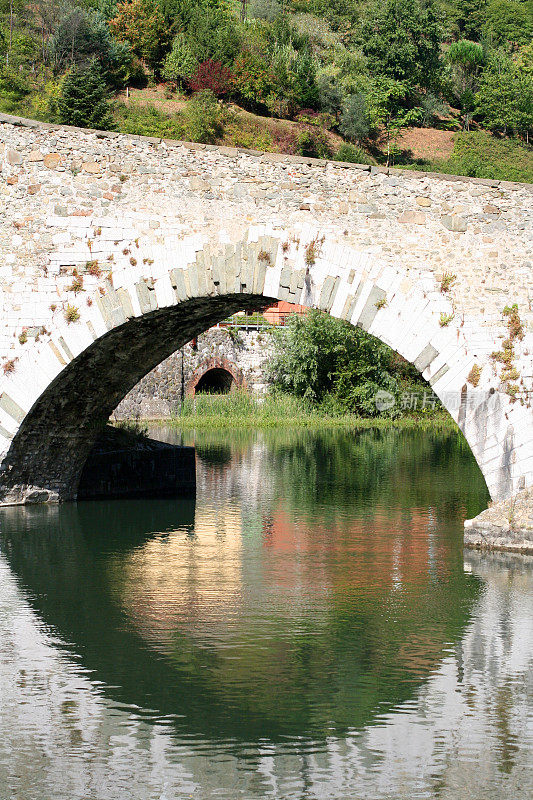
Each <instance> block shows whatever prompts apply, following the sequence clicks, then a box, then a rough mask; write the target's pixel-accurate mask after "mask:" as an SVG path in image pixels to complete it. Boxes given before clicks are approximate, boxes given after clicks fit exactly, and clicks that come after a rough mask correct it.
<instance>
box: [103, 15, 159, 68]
mask: <svg viewBox="0 0 533 800" xmlns="http://www.w3.org/2000/svg"><path fill="white" fill-rule="evenodd" d="M109 25H110V26H111V30H112V31H113V33H114V35H115V36H116V38H117V39H118V40H119V41H120V42H125V43H127V44H129V46H130V47H131V49H132V51H133V53H134V54H135V55H136V56H137V58H139V59H140V60H141V61H142V62H143V63H145V64H146V65H147V66H148V67H151V68H152V69H154V68H156V67H157V66H158V63H159V60H160V58H161V55H162V52H163V51H164V49H165V46H166V43H167V37H168V29H167V27H166V25H165V19H164V17H163V14H162V13H161V10H160V8H159V6H158V3H157V0H123V2H120V3H117V6H116V9H115V16H114V17H113V19H111V20H110V21H109Z"/></svg>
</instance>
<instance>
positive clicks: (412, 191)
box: [0, 115, 533, 502]
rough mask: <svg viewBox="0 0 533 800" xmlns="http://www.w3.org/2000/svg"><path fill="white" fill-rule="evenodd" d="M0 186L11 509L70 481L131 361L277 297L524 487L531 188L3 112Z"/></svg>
mask: <svg viewBox="0 0 533 800" xmlns="http://www.w3.org/2000/svg"><path fill="white" fill-rule="evenodd" d="M0 195H1V196H2V202H1V203H0V220H1V226H0V308H1V315H0V366H1V367H2V370H1V371H0V383H2V387H0V451H1V452H0V470H1V475H0V480H1V483H2V485H3V487H4V489H5V491H4V494H3V497H4V501H5V502H24V501H25V500H26V499H28V498H30V499H31V497H33V496H38V497H41V496H43V493H46V494H47V496H49V498H50V499H54V498H55V499H58V498H69V497H72V496H75V491H76V481H77V476H78V474H79V470H80V467H81V466H82V465H83V460H84V457H85V455H84V454H85V453H86V452H88V448H90V446H91V444H92V442H93V440H94V437H95V435H96V431H97V428H98V426H99V425H100V424H101V423H102V421H105V420H106V419H107V418H108V417H109V415H110V414H111V413H112V411H113V409H114V408H116V406H117V404H118V403H119V402H120V400H121V398H124V396H125V395H126V394H127V393H128V392H129V391H131V389H132V388H133V387H134V386H135V384H136V383H137V382H138V381H139V380H140V379H141V378H142V377H143V376H144V375H146V374H147V373H148V372H149V371H150V370H152V369H154V367H155V366H156V365H157V364H158V363H160V362H161V361H162V360H164V359H165V358H167V357H168V356H169V355H170V354H171V353H172V352H174V351H175V350H176V349H177V348H180V347H183V346H184V345H185V343H186V342H188V341H190V340H191V339H192V338H193V337H194V336H199V335H200V334H201V333H202V332H203V331H206V330H207V329H208V328H210V327H212V326H213V325H215V324H216V323H217V322H219V321H220V320H221V319H225V318H227V316H228V315H229V314H233V313H235V312H236V311H238V310H239V309H248V310H254V309H259V308H263V307H264V306H265V305H269V304H271V303H272V301H273V300H286V301H289V302H293V303H297V304H302V305H305V306H307V307H310V308H320V309H322V310H323V311H325V312H328V313H331V314H332V315H333V316H335V317H338V318H342V319H346V320H348V321H349V322H351V323H352V324H353V325H358V326H360V327H361V328H363V329H365V330H367V331H369V332H370V333H371V334H373V335H375V336H377V337H378V338H379V339H381V340H382V341H384V342H385V343H387V344H389V345H390V346H391V347H393V348H394V349H395V350H397V352H399V353H400V354H401V355H402V356H404V357H405V358H406V359H407V360H409V361H410V362H411V363H413V364H414V365H415V366H416V367H417V369H418V370H419V371H420V372H421V373H422V374H423V375H424V377H425V378H426V380H428V381H429V383H430V384H431V386H432V387H433V389H434V391H435V392H436V394H437V395H438V396H439V397H440V399H441V400H442V402H443V403H444V405H445V407H446V408H447V409H448V410H449V411H450V413H451V414H452V416H453V418H454V419H455V420H456V421H457V423H458V425H459V426H460V428H461V430H462V431H463V433H464V434H465V437H466V439H467V441H468V442H469V444H470V447H471V448H472V452H473V453H474V455H475V457H476V459H477V460H478V463H479V464H480V467H481V468H482V470H483V474H484V475H485V479H486V481H487V485H488V487H489V489H490V491H491V494H492V497H493V498H505V497H509V496H510V495H511V494H513V493H514V492H516V491H518V490H520V489H523V488H527V487H530V486H532V485H533V417H532V412H531V403H530V400H531V392H532V379H533V355H532V354H533V310H532V302H533V269H532V263H531V253H532V244H533V203H532V198H533V186H531V185H524V184H513V183H506V182H503V181H490V180H473V179H470V178H460V177H456V176H442V175H431V174H427V173H417V172H406V171H401V170H384V169H378V168H370V167H367V166H362V165H353V164H341V163H338V162H327V161H321V160H317V159H308V158H300V157H289V156H280V155H274V154H270V153H261V152H254V151H247V150H240V149H232V148H220V147H214V146H207V145H195V144H190V143H186V142H171V141H165V140H161V139H151V138H143V137H135V136H124V135H119V134H116V133H107V132H98V131H88V130H78V129H74V128H68V127H60V126H51V125H45V124H42V123H38V122H33V121H29V120H19V119H16V118H13V117H6V116H1V115H0ZM445 289H446V291H445ZM512 304H516V305H517V309H518V313H519V317H520V324H518V322H517V321H516V320H515V322H514V328H515V331H519V332H520V335H519V336H515V338H514V340H513V342H512V344H513V348H512V358H511V362H512V363H508V362H509V358H508V356H509V353H508V352H507V354H505V353H502V352H501V349H502V340H504V339H506V338H508V337H509V329H508V325H507V322H508V318H506V317H505V316H504V314H503V312H504V309H505V307H506V306H510V305H512ZM522 334H523V335H522ZM498 353H499V355H497V354H498ZM493 354H496V357H493ZM504 366H505V367H506V372H507V373H508V379H507V381H506V380H505V378H504V375H503V373H504ZM511 380H512V381H516V384H517V385H516V386H512V387H511V386H510V385H509V383H510V381H511ZM511 389H512V391H511Z"/></svg>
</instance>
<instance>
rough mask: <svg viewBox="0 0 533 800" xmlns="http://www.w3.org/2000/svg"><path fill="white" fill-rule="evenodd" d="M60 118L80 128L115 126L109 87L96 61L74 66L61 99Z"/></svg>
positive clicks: (65, 82)
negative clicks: (108, 92) (109, 101)
mask: <svg viewBox="0 0 533 800" xmlns="http://www.w3.org/2000/svg"><path fill="white" fill-rule="evenodd" d="M57 110H58V117H59V121H60V122H61V123H63V124H64V125H76V126H77V127H80V128H100V129H103V130H105V129H106V128H109V127H111V124H112V118H111V112H110V108H109V104H108V102H107V89H106V85H105V83H104V81H103V79H102V75H101V71H100V68H99V66H98V64H97V62H96V61H93V62H92V63H91V64H90V65H89V66H81V67H78V66H74V67H72V69H71V70H70V71H69V72H68V73H67V74H66V76H65V78H64V80H63V84H62V87H61V95H60V97H59V100H58V102H57Z"/></svg>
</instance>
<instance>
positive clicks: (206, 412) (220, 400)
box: [165, 392, 455, 430]
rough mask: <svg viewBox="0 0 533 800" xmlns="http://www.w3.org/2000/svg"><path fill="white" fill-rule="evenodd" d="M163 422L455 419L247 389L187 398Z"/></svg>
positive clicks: (427, 422) (315, 423)
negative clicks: (371, 410) (353, 408)
mask: <svg viewBox="0 0 533 800" xmlns="http://www.w3.org/2000/svg"><path fill="white" fill-rule="evenodd" d="M165 422H166V423H168V422H170V424H171V425H172V426H174V427H176V428H179V429H182V430H190V429H196V430H210V429H212V430H214V429H227V428H241V429H250V428H255V429H267V428H288V427H290V428H314V429H317V428H344V429H353V430H362V429H366V428H390V427H396V428H405V429H414V428H435V427H437V428H446V429H452V428H454V427H455V423H454V422H453V420H452V418H451V417H450V416H449V415H448V414H447V413H446V412H429V411H427V412H420V413H418V414H410V415H409V416H407V415H406V416H403V417H398V418H396V419H389V418H386V417H373V418H365V417H360V416H357V415H355V414H338V413H337V414H334V413H331V412H328V411H325V410H323V409H320V408H317V407H315V406H312V405H311V404H310V403H307V402H306V401H305V400H303V399H301V398H297V397H293V396H291V395H285V394H272V395H267V396H266V397H265V398H264V399H263V400H258V399H256V398H254V397H253V396H252V395H250V394H249V393H247V392H232V393H231V394H229V395H198V396H197V397H195V398H187V399H186V400H185V401H184V403H183V405H182V406H181V409H180V411H179V412H178V414H176V416H174V417H172V418H171V419H170V420H165Z"/></svg>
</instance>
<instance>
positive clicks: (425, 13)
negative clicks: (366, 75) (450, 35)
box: [360, 0, 440, 87]
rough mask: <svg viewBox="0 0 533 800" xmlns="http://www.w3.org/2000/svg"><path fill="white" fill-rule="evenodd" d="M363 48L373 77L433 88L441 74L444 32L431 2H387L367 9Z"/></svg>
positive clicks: (394, 0) (419, 0)
mask: <svg viewBox="0 0 533 800" xmlns="http://www.w3.org/2000/svg"><path fill="white" fill-rule="evenodd" d="M360 43H361V48H362V50H363V52H364V54H365V55H366V57H367V59H368V66H369V69H370V72H371V74H373V75H384V76H386V77H388V78H392V79H393V80H397V81H404V82H407V83H408V84H409V85H410V86H412V87H414V86H422V87H430V86H432V85H433V84H435V82H436V81H437V79H438V76H439V72H440V58H439V49H440V31H439V26H438V24H437V21H436V17H435V13H434V11H433V6H432V3H431V0H428V2H421V0H385V2H381V1H380V2H374V3H372V5H370V6H369V7H368V9H367V10H366V12H365V14H364V17H363V21H362V24H361V31H360Z"/></svg>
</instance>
